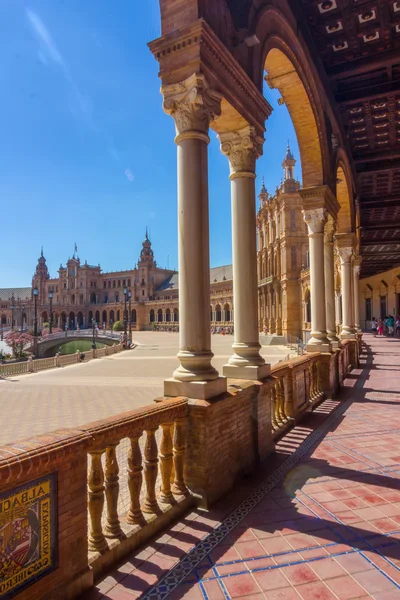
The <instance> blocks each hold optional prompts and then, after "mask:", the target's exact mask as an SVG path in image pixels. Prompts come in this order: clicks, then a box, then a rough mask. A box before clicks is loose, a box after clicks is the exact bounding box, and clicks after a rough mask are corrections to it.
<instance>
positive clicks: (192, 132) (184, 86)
mask: <svg viewBox="0 0 400 600" xmlns="http://www.w3.org/2000/svg"><path fill="white" fill-rule="evenodd" d="M161 91H162V94H163V96H164V105H163V108H164V110H165V112H166V113H168V114H170V115H172V116H173V118H174V120H175V126H176V132H177V136H176V138H175V143H176V144H177V146H178V256H179V345H180V350H179V352H178V355H177V356H178V359H179V362H180V365H179V367H178V368H177V369H176V370H175V371H174V373H173V379H168V380H166V381H165V383H164V394H165V395H166V396H179V395H181V396H188V397H189V398H199V399H206V398H210V397H212V396H216V395H218V394H221V393H223V392H224V391H226V379H224V378H220V377H219V376H218V371H216V369H214V367H213V366H212V365H211V359H212V357H213V353H212V352H211V331H210V258H209V254H210V249H209V216H208V149H207V146H208V144H209V141H210V138H209V137H208V130H209V124H210V121H212V120H214V119H215V118H217V117H218V116H219V115H220V114H221V95H220V94H218V93H217V92H215V91H213V90H212V89H210V88H209V86H208V84H207V82H206V80H205V78H204V76H203V75H199V74H193V75H191V76H190V77H189V78H188V79H186V80H185V81H183V82H180V83H177V84H172V85H167V86H163V88H162V90H161ZM253 225H254V222H253Z"/></svg>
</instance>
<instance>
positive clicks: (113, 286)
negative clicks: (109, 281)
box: [113, 279, 116, 288]
mask: <svg viewBox="0 0 400 600" xmlns="http://www.w3.org/2000/svg"><path fill="white" fill-rule="evenodd" d="M115 287H116V286H115V279H114V281H113V288H115Z"/></svg>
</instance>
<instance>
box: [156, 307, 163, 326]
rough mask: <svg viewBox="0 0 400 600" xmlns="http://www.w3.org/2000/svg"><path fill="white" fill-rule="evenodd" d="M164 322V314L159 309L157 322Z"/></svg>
mask: <svg viewBox="0 0 400 600" xmlns="http://www.w3.org/2000/svg"><path fill="white" fill-rule="evenodd" d="M162 320H163V313H162V309H161V308H159V309H158V311H157V322H158V323H162Z"/></svg>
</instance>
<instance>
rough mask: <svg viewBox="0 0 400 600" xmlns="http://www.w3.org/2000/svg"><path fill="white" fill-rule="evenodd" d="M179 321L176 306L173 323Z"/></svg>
mask: <svg viewBox="0 0 400 600" xmlns="http://www.w3.org/2000/svg"><path fill="white" fill-rule="evenodd" d="M178 322H179V310H178V309H177V308H174V323H178Z"/></svg>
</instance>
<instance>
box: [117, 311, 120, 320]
mask: <svg viewBox="0 0 400 600" xmlns="http://www.w3.org/2000/svg"><path fill="white" fill-rule="evenodd" d="M120 320H121V314H120V312H119V310H117V321H120Z"/></svg>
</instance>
